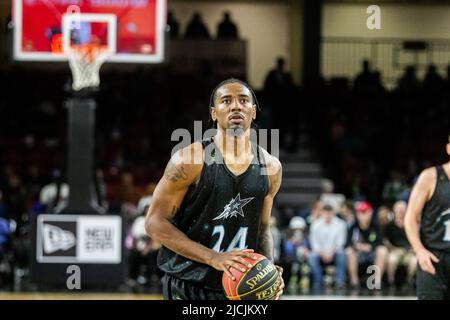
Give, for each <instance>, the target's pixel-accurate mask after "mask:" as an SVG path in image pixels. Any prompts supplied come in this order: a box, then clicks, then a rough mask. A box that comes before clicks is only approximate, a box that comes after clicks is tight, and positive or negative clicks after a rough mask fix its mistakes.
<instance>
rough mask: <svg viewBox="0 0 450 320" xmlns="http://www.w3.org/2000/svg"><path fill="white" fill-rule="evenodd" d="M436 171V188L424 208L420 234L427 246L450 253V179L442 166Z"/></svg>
mask: <svg viewBox="0 0 450 320" xmlns="http://www.w3.org/2000/svg"><path fill="white" fill-rule="evenodd" d="M436 171H437V180H436V189H435V190H434V193H433V196H432V197H431V199H430V200H429V201H428V202H427V203H426V204H425V207H424V209H423V212H422V221H421V226H420V236H421V240H422V243H423V244H424V246H425V247H426V248H429V249H433V250H438V251H444V252H449V253H450V180H449V179H448V176H447V174H446V173H445V171H444V168H443V167H442V166H437V167H436Z"/></svg>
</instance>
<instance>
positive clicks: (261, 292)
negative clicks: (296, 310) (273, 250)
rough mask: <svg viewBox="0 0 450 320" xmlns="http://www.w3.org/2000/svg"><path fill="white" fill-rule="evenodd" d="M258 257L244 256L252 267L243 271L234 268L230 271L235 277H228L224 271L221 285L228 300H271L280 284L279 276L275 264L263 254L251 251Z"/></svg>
mask: <svg viewBox="0 0 450 320" xmlns="http://www.w3.org/2000/svg"><path fill="white" fill-rule="evenodd" d="M253 254H254V255H256V256H257V257H258V259H256V260H253V259H250V258H244V259H245V261H247V262H249V263H250V264H251V265H252V267H251V268H250V269H247V271H245V272H241V271H238V270H236V269H234V268H231V269H230V272H231V273H232V274H233V276H234V277H235V278H236V279H235V280H234V281H233V280H232V279H230V278H229V277H228V276H227V274H226V273H225V272H224V273H223V275H222V286H223V289H224V290H225V294H226V295H227V297H228V299H230V300H271V299H273V298H274V297H275V295H276V294H277V292H278V287H279V286H280V283H281V281H280V277H279V276H278V275H279V273H278V270H277V269H276V267H275V265H274V264H273V263H272V262H271V261H270V260H269V259H267V258H266V257H265V256H263V255H261V254H259V253H253Z"/></svg>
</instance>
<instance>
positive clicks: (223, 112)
mask: <svg viewBox="0 0 450 320" xmlns="http://www.w3.org/2000/svg"><path fill="white" fill-rule="evenodd" d="M214 102H215V103H214V107H213V108H211V117H212V119H213V121H217V125H218V127H221V128H223V129H242V130H244V131H245V130H247V129H248V128H250V125H251V123H252V121H253V120H254V119H255V118H256V106H255V105H254V104H253V99H252V93H251V92H250V90H249V89H248V88H247V87H245V86H244V85H242V84H240V83H229V84H226V85H223V86H222V87H220V88H219V89H218V90H217V92H216V98H215V101H214Z"/></svg>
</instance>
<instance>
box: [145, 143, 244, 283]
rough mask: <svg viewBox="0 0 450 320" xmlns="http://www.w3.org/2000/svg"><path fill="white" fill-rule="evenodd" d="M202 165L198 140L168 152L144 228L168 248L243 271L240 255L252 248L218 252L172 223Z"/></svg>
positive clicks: (194, 259) (218, 266)
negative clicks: (165, 164) (168, 156)
mask: <svg viewBox="0 0 450 320" xmlns="http://www.w3.org/2000/svg"><path fill="white" fill-rule="evenodd" d="M194 159H195V161H193V160H194ZM202 168H203V148H202V147H201V145H200V144H199V143H194V144H192V145H190V146H188V147H186V148H184V149H182V150H180V151H178V152H177V153H175V154H174V155H173V156H172V158H171V159H170V161H169V163H168V164H167V167H166V170H165V172H164V176H163V177H162V178H161V180H160V181H159V183H158V185H157V187H156V189H155V191H154V193H153V198H152V203H151V205H150V207H149V209H148V211H147V216H146V221H145V227H146V231H147V233H148V235H149V236H150V237H151V238H152V239H154V240H156V241H158V242H159V243H161V244H162V245H163V246H165V247H167V248H169V249H170V250H172V251H174V252H176V253H178V254H180V255H182V256H184V257H186V258H188V259H190V260H193V261H197V262H200V263H204V264H208V265H210V266H212V267H214V268H215V269H217V270H222V271H225V272H226V273H227V274H228V275H229V276H230V277H232V275H231V273H230V271H229V270H228V268H230V267H234V268H236V269H238V270H241V271H242V270H244V271H245V268H244V266H247V265H248V263H246V262H245V260H244V259H243V257H250V258H251V257H252V255H251V252H252V250H240V251H234V252H232V253H226V254H225V253H224V254H219V253H217V252H216V251H214V250H212V249H209V248H207V247H206V246H204V245H201V244H200V243H198V242H195V241H193V240H191V239H190V238H189V237H188V236H187V235H186V234H185V233H183V232H182V231H180V230H179V229H178V228H177V227H176V226H174V225H173V223H172V219H173V218H174V217H175V215H176V214H177V212H178V209H179V208H180V205H181V203H182V201H183V199H184V197H185V196H186V193H187V191H188V189H189V187H190V186H191V185H192V184H193V183H195V182H196V181H197V180H198V179H199V177H200V174H201V170H202ZM241 263H243V264H244V266H243V265H242V264H241Z"/></svg>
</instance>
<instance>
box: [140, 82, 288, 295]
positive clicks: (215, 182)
mask: <svg viewBox="0 0 450 320" xmlns="http://www.w3.org/2000/svg"><path fill="white" fill-rule="evenodd" d="M210 105H211V107H210V115H211V118H212V120H213V121H214V123H215V124H216V125H217V133H216V134H215V136H213V137H211V138H210V139H206V140H203V141H201V142H195V143H193V144H191V145H189V146H187V147H186V148H184V149H181V150H179V151H177V152H176V153H175V154H174V155H173V156H172V158H171V159H170V161H169V163H168V165H167V167H166V170H165V172H164V176H163V177H162V178H161V180H160V181H159V183H158V186H157V187H156V190H155V192H154V194H153V199H152V204H151V206H150V208H149V210H148V214H147V219H146V230H147V232H148V234H149V235H150V236H151V237H152V238H153V239H155V240H156V241H158V242H160V243H161V244H162V246H163V247H162V248H161V250H160V253H159V256H158V266H159V268H160V269H161V270H162V271H163V272H164V273H165V275H164V276H163V278H162V285H163V295H164V298H165V299H168V300H177V299H181V300H219V299H220V300H224V299H226V296H225V294H224V292H223V289H222V274H223V273H222V272H225V273H226V275H227V276H228V277H230V278H232V279H233V280H235V278H234V277H233V275H232V273H231V272H230V269H231V268H234V269H236V270H239V271H241V272H245V271H247V270H248V269H249V268H250V267H251V265H250V264H249V263H248V262H246V261H245V260H244V258H250V259H255V256H254V255H253V254H252V253H253V252H258V253H260V254H262V255H264V256H266V257H267V258H269V259H270V260H272V261H273V239H272V235H271V232H270V227H269V223H270V214H271V208H272V203H273V199H274V197H275V194H276V193H277V192H278V189H279V187H280V184H281V164H280V162H279V161H278V160H277V159H276V158H275V157H273V156H271V155H270V154H269V153H268V152H267V151H265V150H264V149H262V148H261V147H259V146H258V145H256V144H255V143H253V142H252V141H251V140H250V128H251V125H252V121H253V120H254V119H255V118H256V107H257V100H256V96H255V95H254V93H253V91H252V90H251V88H250V87H249V86H248V85H247V84H245V83H244V82H241V81H239V80H237V79H229V80H226V81H224V82H222V83H221V84H219V85H218V86H217V87H216V89H215V90H214V91H213V94H212V96H211V103H210ZM277 268H278V270H279V271H280V281H281V285H280V288H279V291H278V293H277V295H276V299H278V298H279V297H280V296H281V294H282V292H283V288H284V283H283V282H282V279H281V272H282V269H281V268H280V267H277Z"/></svg>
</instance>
